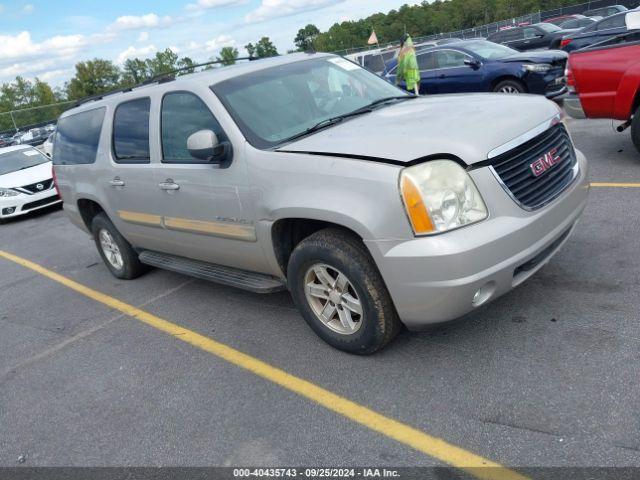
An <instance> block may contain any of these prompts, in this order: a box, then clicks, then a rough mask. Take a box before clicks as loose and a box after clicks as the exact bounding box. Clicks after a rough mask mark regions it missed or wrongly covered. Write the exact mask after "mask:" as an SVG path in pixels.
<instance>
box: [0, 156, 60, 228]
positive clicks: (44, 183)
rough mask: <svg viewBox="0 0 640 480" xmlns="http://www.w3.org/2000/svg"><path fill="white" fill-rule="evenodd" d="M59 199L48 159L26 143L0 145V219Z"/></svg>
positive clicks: (36, 208) (30, 210)
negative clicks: (0, 146)
mask: <svg viewBox="0 0 640 480" xmlns="http://www.w3.org/2000/svg"><path fill="white" fill-rule="evenodd" d="M61 201H62V200H61V199H60V197H59V196H58V192H57V190H56V187H55V185H54V182H53V178H52V168H51V160H50V159H48V158H47V157H46V156H44V155H43V154H42V153H41V152H39V151H38V150H36V149H35V148H33V147H30V146H28V145H16V146H14V147H6V148H0V221H2V220H3V219H5V218H8V217H15V216H18V215H22V214H25V213H28V212H32V211H34V210H38V209H40V208H44V207H47V206H49V205H53V204H56V203H60V202H61Z"/></svg>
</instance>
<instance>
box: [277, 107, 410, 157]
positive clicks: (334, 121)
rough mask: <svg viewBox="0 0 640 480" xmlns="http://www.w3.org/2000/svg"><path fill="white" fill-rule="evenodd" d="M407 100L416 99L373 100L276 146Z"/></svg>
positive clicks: (328, 119) (324, 121)
mask: <svg viewBox="0 0 640 480" xmlns="http://www.w3.org/2000/svg"><path fill="white" fill-rule="evenodd" d="M409 98H418V97H417V96H415V95H397V96H395V97H385V98H379V99H378V100H375V101H373V102H371V103H370V104H368V105H365V106H364V107H360V108H358V109H356V110H354V111H352V112H348V113H343V114H342V115H337V116H335V117H331V118H327V119H325V120H322V121H320V122H318V123H316V124H315V125H313V126H311V127H309V128H307V129H306V130H303V131H302V132H300V133H296V134H295V135H292V136H291V137H288V138H285V139H284V140H281V141H280V142H278V145H282V144H283V143H288V142H292V141H293V140H297V139H298V138H301V137H306V136H307V135H310V134H312V133H315V132H317V131H318V130H322V129H324V128H327V127H330V126H332V125H335V124H337V123H340V122H342V121H343V120H345V119H346V118H350V117H356V116H358V115H363V114H365V113H370V112H372V111H373V108H374V107H376V106H378V105H382V104H383V103H387V102H391V101H393V100H407V99H409Z"/></svg>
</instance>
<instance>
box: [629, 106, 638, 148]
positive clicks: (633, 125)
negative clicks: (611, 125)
mask: <svg viewBox="0 0 640 480" xmlns="http://www.w3.org/2000/svg"><path fill="white" fill-rule="evenodd" d="M631 139H632V140H633V144H634V145H635V146H636V149H637V150H638V152H640V107H638V108H637V110H636V113H635V114H634V115H633V120H632V121H631Z"/></svg>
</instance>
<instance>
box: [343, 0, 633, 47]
mask: <svg viewBox="0 0 640 480" xmlns="http://www.w3.org/2000/svg"><path fill="white" fill-rule="evenodd" d="M639 2H640V0H591V1H589V2H585V3H580V4H576V5H568V6H565V7H560V8H555V9H553V10H547V11H544V12H536V13H531V14H528V15H523V16H521V17H517V18H511V19H508V20H502V21H499V22H494V23H490V24H488V25H481V26H478V27H473V28H468V29H466V30H458V31H455V32H447V33H439V34H434V35H427V36H422V37H415V38H414V39H413V41H414V43H416V44H417V43H423V42H429V41H432V40H439V39H442V38H460V39H463V40H465V39H469V38H486V37H488V36H489V35H491V34H492V33H495V32H497V31H499V30H502V29H505V28H509V27H515V26H518V25H526V24H533V23H540V22H543V21H545V20H547V19H549V18H554V17H560V16H562V15H574V14H581V13H583V12H586V11H587V10H593V9H595V8H603V7H609V6H611V5H624V6H625V7H627V8H629V9H633V8H637V7H639V6H640V3H639ZM397 46H398V42H389V43H386V44H381V45H380V46H379V48H382V49H384V48H392V47H395V48H397ZM377 49H378V45H370V46H367V47H360V48H350V49H347V50H342V51H340V52H335V53H339V54H341V55H348V54H353V53H360V52H366V51H367V50H377Z"/></svg>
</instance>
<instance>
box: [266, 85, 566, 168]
mask: <svg viewBox="0 0 640 480" xmlns="http://www.w3.org/2000/svg"><path fill="white" fill-rule="evenodd" d="M558 113H559V109H558V107H557V106H556V105H555V104H554V103H553V102H550V101H549V100H547V99H545V98H543V97H540V96H534V95H506V94H473V95H469V94H463V95H459V94H458V95H437V96H433V97H428V98H427V97H425V98H419V99H416V100H406V101H404V102H401V103H398V104H395V105H391V106H387V107H383V108H380V109H378V110H375V111H373V112H372V113H366V114H364V115H362V116H359V117H355V118H353V119H349V120H345V121H344V122H343V123H340V124H337V125H334V126H333V127H329V128H327V129H326V130H321V131H320V132H317V133H315V134H312V135H310V136H308V137H305V138H303V139H301V140H297V141H295V142H292V143H289V144H287V145H283V146H281V147H280V148H279V149H278V150H277V151H280V152H296V153H311V154H318V155H329V156H331V155H333V156H338V157H340V156H344V157H353V158H362V159H365V160H367V159H369V160H382V161H385V160H386V161H389V162H391V163H409V162H411V161H413V160H417V159H420V158H423V157H428V156H432V155H435V156H437V155H443V156H446V157H450V156H451V155H454V156H456V157H458V158H460V159H461V160H462V161H464V162H465V163H466V164H467V165H471V164H474V163H477V162H481V161H483V160H486V159H487V156H488V153H489V152H490V151H491V150H493V149H495V148H497V147H500V146H502V145H504V144H505V143H508V142H510V141H511V140H514V139H515V138H517V137H519V136H521V135H523V134H524V133H527V132H528V131H530V130H532V129H534V128H536V127H538V126H539V125H541V124H543V123H544V122H545V121H547V120H551V119H552V118H553V117H554V116H556V115H558Z"/></svg>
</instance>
